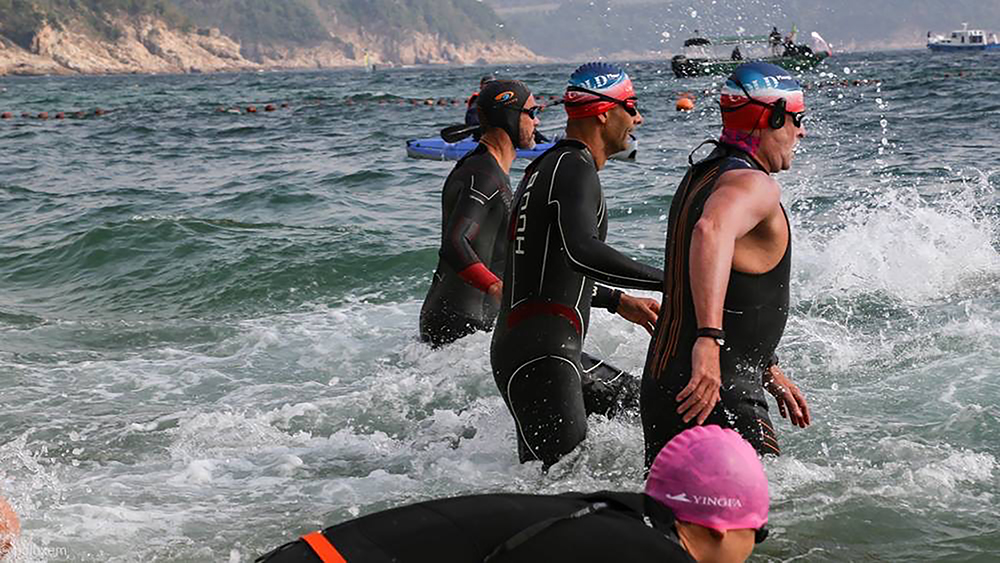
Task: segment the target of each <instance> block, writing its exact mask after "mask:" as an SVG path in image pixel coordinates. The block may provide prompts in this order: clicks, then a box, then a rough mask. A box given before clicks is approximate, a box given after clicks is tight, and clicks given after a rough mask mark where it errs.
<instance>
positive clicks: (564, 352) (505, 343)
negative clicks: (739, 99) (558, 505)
mask: <svg viewBox="0 0 1000 563" xmlns="http://www.w3.org/2000/svg"><path fill="white" fill-rule="evenodd" d="M565 100H566V102H565V106H566V111H567V113H568V116H569V121H568V122H567V126H566V139H564V140H562V141H560V142H559V143H557V144H556V145H555V146H554V147H552V148H551V149H549V150H548V151H546V152H545V153H544V154H542V156H539V157H538V158H537V159H535V161H534V162H532V163H531V164H530V165H529V166H528V168H527V170H526V171H525V173H524V179H523V180H522V181H521V184H520V186H519V187H518V189H517V193H516V194H515V197H514V205H513V207H514V212H513V217H512V218H511V225H510V242H509V246H508V248H507V263H506V269H505V270H504V287H503V290H504V291H503V302H502V304H501V306H500V316H499V318H498V320H497V327H496V330H495V331H494V333H493V345H492V347H491V354H490V359H491V362H492V364H493V376H494V378H495V379H496V383H497V386H498V387H499V389H500V394H501V395H502V396H503V398H504V400H505V401H506V403H507V407H508V408H509V409H510V411H511V414H512V415H513V416H514V423H515V428H516V431H517V437H518V452H519V454H520V458H521V461H522V462H526V461H531V460H542V461H543V462H544V464H545V467H546V468H547V467H548V466H550V465H552V464H553V463H555V462H556V461H558V460H559V458H560V457H562V456H563V455H565V454H566V453H568V452H570V451H571V450H572V449H573V448H574V447H576V445H577V444H579V443H580V442H581V441H582V440H583V439H584V437H585V436H586V433H587V415H588V414H591V413H601V414H607V415H609V416H610V415H612V414H614V412H615V410H616V407H617V405H620V404H621V403H628V402H629V401H630V400H632V401H634V395H635V386H636V382H635V379H634V378H633V377H632V376H631V375H629V374H626V373H624V372H622V371H621V370H617V369H613V368H609V366H607V365H606V364H601V363H598V362H597V361H596V360H593V359H592V358H589V357H587V356H585V355H583V354H582V353H583V341H584V338H585V336H586V334H587V326H588V323H589V319H590V308H591V306H592V305H593V306H596V307H604V308H607V309H608V310H610V311H611V312H613V313H614V312H617V313H618V314H620V315H621V316H623V317H625V318H626V319H628V320H630V321H632V322H634V323H636V324H639V325H640V326H643V327H644V328H646V329H647V330H648V331H651V330H652V326H653V324H654V323H655V321H656V315H657V311H658V310H659V303H657V302H656V301H655V300H652V299H641V298H635V297H631V296H629V295H626V294H623V293H622V292H621V291H618V290H611V289H609V288H607V287H603V286H597V285H595V284H594V281H595V280H596V281H600V282H602V283H606V284H609V285H612V286H617V287H629V288H638V289H647V290H653V291H655V290H659V289H660V287H661V283H662V278H663V273H662V272H661V271H659V270H657V269H655V268H651V267H649V266H645V265H643V264H640V263H638V262H635V261H633V260H631V259H629V258H627V257H625V256H624V255H622V254H621V253H619V252H618V251H616V250H614V249H613V248H611V247H610V246H608V245H607V244H605V242H604V239H605V237H606V236H607V231H608V209H607V206H606V203H605V200H604V194H603V192H602V191H601V183H600V180H599V179H598V176H597V171H598V170H600V169H601V168H602V167H603V166H604V163H605V161H606V160H607V157H608V155H611V154H614V153H616V152H618V151H620V150H622V149H623V148H625V147H626V146H627V143H628V139H629V133H630V132H631V131H632V130H633V129H634V128H635V127H636V126H637V125H639V124H640V123H642V117H641V116H640V115H639V112H638V110H637V109H636V105H635V104H636V98H635V91H634V90H633V88H632V81H631V80H630V79H629V77H628V75H627V74H625V72H624V71H623V70H622V69H620V68H618V67H616V66H614V65H610V64H606V63H588V64H586V65H583V66H581V67H580V68H578V69H577V70H576V71H575V72H574V73H573V75H572V76H571V77H570V83H569V86H568V87H567V91H566V97H565Z"/></svg>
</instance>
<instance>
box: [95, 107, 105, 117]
mask: <svg viewBox="0 0 1000 563" xmlns="http://www.w3.org/2000/svg"><path fill="white" fill-rule="evenodd" d="M106 113H108V112H106V111H104V110H103V109H101V108H97V109H95V110H94V115H104V114H106Z"/></svg>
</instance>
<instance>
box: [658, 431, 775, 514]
mask: <svg viewBox="0 0 1000 563" xmlns="http://www.w3.org/2000/svg"><path fill="white" fill-rule="evenodd" d="M646 494H647V495H649V496H650V497H652V498H654V499H656V500H657V501H658V502H660V503H662V504H665V505H667V506H668V507H670V509H671V510H673V512H674V516H675V517H676V518H677V519H678V520H681V521H684V522H690V523H692V524H698V525H700V526H705V527H706V528H713V529H716V530H720V531H725V530H740V529H746V528H751V529H755V530H756V529H757V528H760V527H761V526H763V525H764V524H766V523H767V510H768V505H769V503H770V501H769V497H768V493H767V476H766V475H764V467H763V466H762V465H761V463H760V459H758V458H757V452H755V451H754V449H753V446H751V445H750V444H749V443H747V442H746V440H744V439H743V438H741V437H740V435H739V434H737V433H736V432H734V431H732V430H729V429H723V428H720V427H718V426H695V427H693V428H688V429H687V430H685V431H684V432H681V433H680V434H678V435H677V436H674V438H673V439H672V440H670V442H669V443H668V444H667V445H666V446H664V447H663V449H662V450H660V453H659V454H658V455H657V456H656V460H655V461H654V462H653V467H651V468H650V470H649V477H648V478H647V479H646Z"/></svg>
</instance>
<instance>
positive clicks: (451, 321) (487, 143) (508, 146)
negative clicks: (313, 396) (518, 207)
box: [420, 80, 542, 347]
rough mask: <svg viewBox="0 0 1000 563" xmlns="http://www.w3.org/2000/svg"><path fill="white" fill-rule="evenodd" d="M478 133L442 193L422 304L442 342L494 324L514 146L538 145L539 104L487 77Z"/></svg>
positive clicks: (434, 336) (431, 331)
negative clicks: (437, 242) (434, 254)
mask: <svg viewBox="0 0 1000 563" xmlns="http://www.w3.org/2000/svg"><path fill="white" fill-rule="evenodd" d="M476 104H477V108H478V111H479V115H480V119H481V123H482V124H483V134H482V137H481V138H480V140H479V145H478V146H476V148H475V149H474V150H473V151H472V152H470V153H469V154H467V155H466V156H464V157H463V158H462V159H461V160H459V161H458V163H457V164H455V168H454V169H453V170H452V171H451V174H449V175H448V179H447V180H445V183H444V190H443V191H442V193H441V250H440V252H439V253H438V254H439V259H438V265H437V270H436V271H435V272H434V278H433V280H432V282H431V287H430V289H429V290H428V291H427V297H426V298H425V299H424V304H423V308H422V309H421V310H420V338H421V339H422V340H424V341H425V342H428V343H430V344H431V346H435V347H437V346H442V345H444V344H448V343H450V342H453V341H455V340H457V339H459V338H462V337H463V336H466V335H468V334H471V333H473V332H475V331H477V330H489V329H490V328H491V327H492V326H493V320H494V319H495V318H496V315H497V310H498V308H499V305H500V293H501V288H502V287H503V284H502V283H501V281H500V278H499V276H500V275H502V274H503V264H504V256H505V253H506V248H507V238H506V236H505V234H506V231H507V224H508V221H509V218H510V210H511V207H510V205H511V199H512V197H513V195H512V194H511V189H510V177H509V174H510V166H511V164H512V163H513V162H514V157H515V156H516V149H518V148H532V147H534V145H535V141H534V134H535V126H536V125H538V112H539V111H541V108H542V106H540V105H538V104H537V103H536V102H535V97H534V96H533V95H532V94H531V92H530V91H529V90H528V88H527V86H525V85H524V84H523V83H522V82H519V81H516V80H492V81H490V82H487V83H486V85H485V86H484V87H483V89H482V91H481V92H480V94H479V97H478V99H477V102H476Z"/></svg>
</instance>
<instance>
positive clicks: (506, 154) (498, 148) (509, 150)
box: [479, 127, 517, 176]
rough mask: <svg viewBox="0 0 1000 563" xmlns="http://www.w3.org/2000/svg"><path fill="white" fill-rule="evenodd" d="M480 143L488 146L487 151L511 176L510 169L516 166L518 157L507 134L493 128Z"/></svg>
mask: <svg viewBox="0 0 1000 563" xmlns="http://www.w3.org/2000/svg"><path fill="white" fill-rule="evenodd" d="M479 142H480V143H482V144H483V145H485V146H486V150H487V151H489V153H490V154H491V155H493V158H494V160H496V161H497V164H499V165H500V168H501V169H503V171H504V173H505V174H507V175H508V176H509V175H510V167H511V165H512V164H514V158H515V157H516V156H517V149H515V148H514V144H513V143H511V141H510V137H509V136H507V133H506V132H504V131H503V130H502V129H500V128H499V127H491V128H490V129H487V130H486V132H485V133H483V136H482V137H480V138H479Z"/></svg>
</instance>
